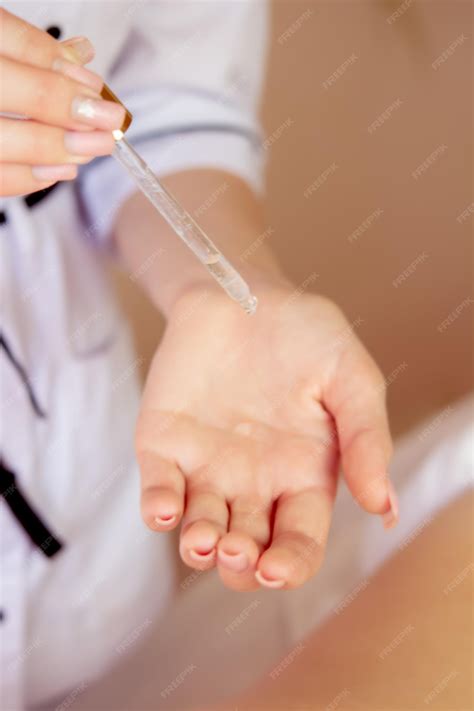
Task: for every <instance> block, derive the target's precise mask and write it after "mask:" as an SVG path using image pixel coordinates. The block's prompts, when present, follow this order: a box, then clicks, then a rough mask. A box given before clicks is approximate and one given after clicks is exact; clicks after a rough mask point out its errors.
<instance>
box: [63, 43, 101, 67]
mask: <svg viewBox="0 0 474 711" xmlns="http://www.w3.org/2000/svg"><path fill="white" fill-rule="evenodd" d="M60 44H61V54H62V55H63V57H64V58H65V59H67V60H69V61H70V62H74V63H75V64H87V62H90V61H91V60H92V59H94V56H95V49H94V46H93V45H92V43H91V42H90V41H89V40H88V39H87V38H86V37H73V38H72V39H70V40H66V41H65V42H61V43H60Z"/></svg>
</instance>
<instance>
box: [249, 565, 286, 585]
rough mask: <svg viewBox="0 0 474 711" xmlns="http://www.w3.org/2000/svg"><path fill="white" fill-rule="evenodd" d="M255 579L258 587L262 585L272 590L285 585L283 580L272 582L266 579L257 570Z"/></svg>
mask: <svg viewBox="0 0 474 711" xmlns="http://www.w3.org/2000/svg"><path fill="white" fill-rule="evenodd" d="M255 577H256V579H257V580H258V582H259V583H260V585H263V586H264V587H265V588H273V589H274V590H277V589H278V588H282V587H283V586H284V584H285V581H284V580H272V579H271V578H266V577H265V576H264V575H263V574H262V573H261V572H260V571H259V570H257V571H256V572H255Z"/></svg>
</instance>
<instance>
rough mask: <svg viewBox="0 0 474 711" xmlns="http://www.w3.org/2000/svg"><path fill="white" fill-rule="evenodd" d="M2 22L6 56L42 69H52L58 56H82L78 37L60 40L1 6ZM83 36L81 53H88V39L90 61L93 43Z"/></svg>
mask: <svg viewBox="0 0 474 711" xmlns="http://www.w3.org/2000/svg"><path fill="white" fill-rule="evenodd" d="M0 24H1V28H2V31H1V32H0V54H2V55H3V56H4V57H8V58H9V59H13V60H15V61H17V62H21V63H22V64H29V65H31V66H35V67H39V68H40V69H51V68H52V67H53V64H54V61H55V60H56V59H58V58H61V59H65V60H67V61H70V62H78V61H80V60H81V57H78V54H77V52H76V51H75V42H74V40H68V41H66V42H57V41H56V40H55V39H53V37H51V35H49V34H48V33H47V32H44V30H41V29H39V28H38V27H35V26H34V25H31V24H30V23H29V22H26V21H25V20H23V19H21V18H20V17H17V16H16V15H13V14H12V13H11V12H8V10H5V9H4V8H0ZM80 40H81V44H82V45H83V47H82V52H81V54H82V55H83V56H84V57H85V52H84V43H86V44H87V46H88V53H89V56H88V57H87V61H90V60H91V59H92V56H93V54H94V50H93V47H92V45H91V44H90V42H89V41H88V40H85V39H84V38H80ZM76 43H77V40H76ZM84 61H86V60H84ZM84 61H81V63H84Z"/></svg>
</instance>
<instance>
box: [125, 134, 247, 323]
mask: <svg viewBox="0 0 474 711" xmlns="http://www.w3.org/2000/svg"><path fill="white" fill-rule="evenodd" d="M113 133H114V138H115V151H114V154H113V155H114V157H115V158H116V159H117V160H118V161H119V163H121V165H123V166H124V168H126V169H127V171H128V172H129V173H130V175H131V176H132V177H133V178H134V180H135V182H136V183H137V185H138V187H139V188H140V190H141V191H142V193H143V194H144V195H145V196H146V197H147V198H148V200H149V201H150V202H151V203H152V205H153V206H154V207H155V208H156V209H157V210H158V212H159V213H160V215H161V216H162V217H163V218H164V219H165V220H166V222H167V223H168V224H169V225H170V227H172V228H173V230H174V231H175V232H176V234H177V235H178V236H179V237H181V239H182V240H183V242H184V243H185V244H186V245H187V246H188V247H189V249H191V250H192V252H194V254H195V255H196V257H197V258H198V259H199V261H200V262H201V264H203V265H204V266H205V267H206V269H207V270H208V272H209V273H210V274H211V275H212V276H213V277H214V279H215V280H216V281H217V282H218V283H219V284H220V285H221V287H222V288H223V289H224V291H226V292H227V294H228V295H229V296H230V298H231V299H233V300H234V301H237V303H238V304H240V306H241V307H242V308H243V309H244V310H245V311H246V312H247V313H248V314H253V313H255V311H256V308H257V298H256V297H255V296H253V294H252V293H251V291H250V289H249V286H248V284H247V283H246V282H245V281H244V279H243V278H242V277H241V276H240V274H239V273H238V271H237V270H236V269H235V268H234V267H233V266H232V264H230V262H228V261H227V259H226V258H225V257H224V255H223V254H222V253H221V252H220V251H219V250H218V249H217V247H216V245H215V244H214V243H213V242H212V241H211V240H210V239H209V237H208V236H207V235H206V234H205V233H204V232H203V230H202V229H201V228H200V227H199V225H198V224H197V223H196V222H195V221H194V220H193V218H192V217H191V215H190V214H189V213H188V212H186V210H185V209H184V208H183V207H182V206H181V205H180V204H179V202H178V201H177V200H176V199H175V198H174V197H173V196H172V195H171V193H170V192H169V191H168V190H166V188H165V187H164V186H163V185H162V184H161V183H160V181H159V180H158V178H157V177H156V175H155V174H154V172H153V171H152V170H151V168H150V167H149V166H148V165H147V164H146V163H145V161H144V160H143V158H141V157H140V156H139V155H138V153H137V152H136V151H135V150H134V149H133V148H132V146H131V145H130V144H129V143H128V142H127V141H126V139H125V138H124V137H123V136H124V134H123V132H122V131H120V130H117V131H114V132H113Z"/></svg>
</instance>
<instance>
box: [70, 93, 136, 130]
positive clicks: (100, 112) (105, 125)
mask: <svg viewBox="0 0 474 711" xmlns="http://www.w3.org/2000/svg"><path fill="white" fill-rule="evenodd" d="M72 115H73V117H74V118H76V119H78V120H79V121H82V122H84V123H87V124H90V125H91V126H95V127H96V128H102V129H104V130H110V131H113V130H114V129H116V128H120V127H121V126H122V124H123V121H124V118H125V109H124V108H123V106H120V104H116V103H115V102H113V101H104V100H103V99H90V98H89V97H88V96H76V98H75V99H74V100H73V102H72Z"/></svg>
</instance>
